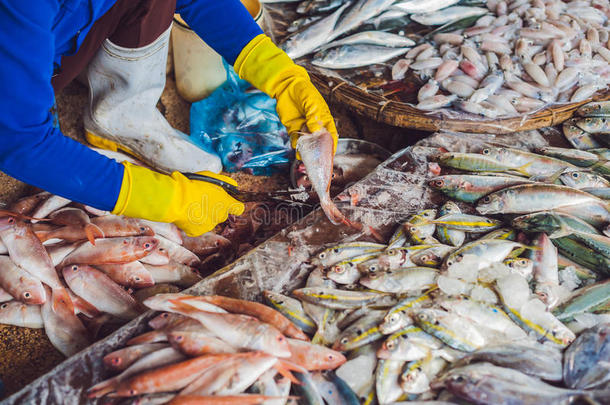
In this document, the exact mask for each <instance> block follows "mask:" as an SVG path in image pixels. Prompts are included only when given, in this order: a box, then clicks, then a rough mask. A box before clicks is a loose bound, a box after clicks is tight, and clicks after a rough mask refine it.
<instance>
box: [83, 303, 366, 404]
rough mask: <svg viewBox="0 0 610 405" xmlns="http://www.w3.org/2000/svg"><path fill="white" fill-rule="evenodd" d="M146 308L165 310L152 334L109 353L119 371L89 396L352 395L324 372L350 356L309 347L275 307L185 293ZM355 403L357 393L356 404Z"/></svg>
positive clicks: (206, 399)
mask: <svg viewBox="0 0 610 405" xmlns="http://www.w3.org/2000/svg"><path fill="white" fill-rule="evenodd" d="M144 303H145V305H147V306H148V307H149V308H151V309H154V310H158V311H163V312H162V313H161V314H159V315H158V316H156V317H154V318H153V319H151V320H150V321H149V322H148V323H149V325H150V327H151V328H152V330H151V331H148V332H145V333H143V334H141V335H138V336H135V337H134V338H132V339H131V340H129V341H128V342H127V346H125V347H124V348H121V349H119V350H117V351H114V352H112V353H109V354H107V355H106V356H104V359H103V361H104V365H105V366H106V367H107V368H108V369H109V370H111V371H113V372H115V373H118V374H116V375H115V376H113V377H111V378H109V379H107V380H105V381H103V382H100V383H99V384H96V385H95V386H93V387H91V388H90V389H89V397H90V398H100V397H103V396H108V397H138V398H137V403H147V404H150V403H157V404H161V403H169V404H225V405H228V404H236V405H242V404H259V403H265V404H284V403H286V401H287V400H288V399H289V398H290V397H289V393H290V390H291V386H293V387H295V390H297V391H298V390H299V389H302V390H305V391H308V390H309V391H311V390H313V388H312V387H320V389H321V390H324V391H325V395H326V397H327V398H328V397H329V396H330V398H331V401H332V396H333V395H335V396H336V395H341V394H340V393H343V392H350V390H349V388H348V387H347V386H346V384H345V383H344V382H343V381H342V380H341V379H339V378H338V377H337V376H336V375H335V374H334V373H332V372H328V373H323V371H328V370H333V369H335V368H337V367H338V366H340V365H341V364H343V363H345V361H346V359H345V357H344V356H343V355H342V354H341V353H340V352H337V351H335V350H332V349H329V348H326V347H324V346H321V345H316V344H313V343H311V342H309V338H308V337H307V335H306V334H305V333H303V331H302V330H301V329H299V328H298V327H297V326H295V324H293V323H292V322H291V321H290V320H289V319H287V318H286V317H284V316H283V315H282V314H281V313H279V312H278V311H276V310H274V309H273V308H270V307H269V306H266V305H263V304H259V303H256V302H249V301H244V300H238V299H233V298H228V297H223V296H206V297H200V296H193V295H186V294H160V295H157V296H154V297H150V298H148V299H147V300H146V301H145V302H144ZM293 372H294V374H293ZM246 391H247V392H246ZM343 395H345V394H343ZM354 401H355V403H357V398H356V397H355V396H353V398H352V401H351V402H349V403H354ZM319 403H320V404H322V402H319ZM329 403H333V404H336V403H339V402H329Z"/></svg>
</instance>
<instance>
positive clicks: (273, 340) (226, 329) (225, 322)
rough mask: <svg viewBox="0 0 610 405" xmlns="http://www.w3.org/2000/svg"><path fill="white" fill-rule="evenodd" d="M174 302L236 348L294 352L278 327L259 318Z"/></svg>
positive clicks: (279, 353) (281, 353)
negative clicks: (214, 311) (210, 310)
mask: <svg viewBox="0 0 610 405" xmlns="http://www.w3.org/2000/svg"><path fill="white" fill-rule="evenodd" d="M145 304H146V303H145ZM172 304H173V311H174V312H177V313H180V314H183V315H187V316H190V317H192V318H195V319H197V320H198V321H199V322H201V323H202V324H203V325H205V327H206V328H207V329H209V330H210V331H211V332H213V333H214V334H215V335H216V337H218V338H220V339H222V340H224V341H225V342H226V343H228V344H230V345H231V346H233V347H235V348H241V349H249V350H261V351H264V352H266V353H269V354H272V355H274V356H277V357H290V355H291V353H290V347H289V346H288V342H287V341H286V337H285V336H284V335H283V334H282V333H281V332H280V331H279V330H277V329H276V328H275V327H273V326H271V325H269V324H267V323H264V322H261V321H259V320H258V319H256V318H253V317H251V316H247V315H237V314H219V313H212V312H205V311H201V310H198V309H196V308H194V307H193V306H191V305H189V304H185V303H182V302H179V301H172Z"/></svg>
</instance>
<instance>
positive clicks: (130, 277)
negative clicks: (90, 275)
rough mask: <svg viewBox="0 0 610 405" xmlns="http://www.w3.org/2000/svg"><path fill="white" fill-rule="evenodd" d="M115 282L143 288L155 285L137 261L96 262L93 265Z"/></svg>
mask: <svg viewBox="0 0 610 405" xmlns="http://www.w3.org/2000/svg"><path fill="white" fill-rule="evenodd" d="M95 267H96V268H98V269H100V270H101V271H103V272H104V273H106V275H107V276H108V277H110V278H111V279H112V280H114V281H115V282H116V283H118V284H120V285H123V286H126V287H134V288H145V287H150V286H153V285H155V281H154V280H153V278H152V276H151V275H150V273H149V272H148V270H146V268H145V267H144V265H143V264H142V263H140V262H139V261H135V262H129V263H120V264H98V265H97V266H95Z"/></svg>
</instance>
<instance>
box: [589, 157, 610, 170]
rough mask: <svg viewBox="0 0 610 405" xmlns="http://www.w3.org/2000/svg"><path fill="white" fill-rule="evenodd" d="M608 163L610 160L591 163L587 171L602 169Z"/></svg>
mask: <svg viewBox="0 0 610 405" xmlns="http://www.w3.org/2000/svg"><path fill="white" fill-rule="evenodd" d="M608 162H610V160H606V159H599V160H598V161H597V162H595V163H593V164H592V165H591V166H589V167H588V169H591V170H595V169H597V168H598V167H602V166H604V165H605V164H606V163H608Z"/></svg>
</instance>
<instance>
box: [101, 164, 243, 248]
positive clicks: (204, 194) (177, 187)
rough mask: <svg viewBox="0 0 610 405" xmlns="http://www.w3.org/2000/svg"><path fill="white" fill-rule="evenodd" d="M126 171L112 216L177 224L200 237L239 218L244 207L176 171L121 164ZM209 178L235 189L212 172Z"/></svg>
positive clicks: (190, 233)
mask: <svg viewBox="0 0 610 405" xmlns="http://www.w3.org/2000/svg"><path fill="white" fill-rule="evenodd" d="M123 166H125V171H124V174H123V183H122V185H121V191H120V193H119V198H118V199H117V202H116V205H115V207H114V210H112V213H113V214H116V215H126V216H129V217H136V218H143V219H148V220H151V221H157V222H171V223H174V224H176V226H178V228H180V229H182V230H183V231H184V232H186V234H187V235H189V236H199V235H201V234H203V233H205V232H208V231H211V230H212V229H213V228H214V227H215V226H216V225H217V224H219V223H221V222H224V221H225V220H226V219H227V217H228V216H229V214H233V215H241V214H243V212H244V204H243V203H241V202H239V201H237V200H236V199H234V198H233V197H231V196H230V195H229V194H227V193H226V191H224V190H223V189H222V187H220V186H217V185H214V184H211V183H207V182H203V181H197V180H189V179H187V178H186V177H184V176H183V175H182V174H181V173H179V172H173V173H172V174H171V176H168V175H165V174H161V173H157V172H155V171H152V170H149V169H147V168H144V167H141V166H135V165H132V164H130V163H127V162H124V163H123ZM199 174H203V175H206V176H209V177H214V178H216V179H219V180H223V181H225V182H227V183H230V184H233V185H234V186H237V183H236V182H235V180H233V179H231V178H230V177H227V176H222V175H219V174H215V173H211V172H200V173H199Z"/></svg>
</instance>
